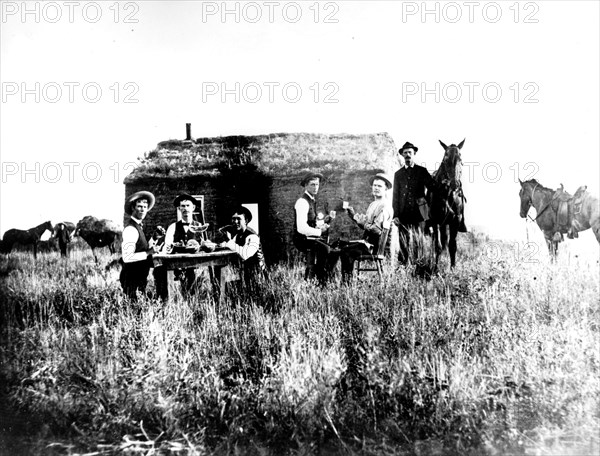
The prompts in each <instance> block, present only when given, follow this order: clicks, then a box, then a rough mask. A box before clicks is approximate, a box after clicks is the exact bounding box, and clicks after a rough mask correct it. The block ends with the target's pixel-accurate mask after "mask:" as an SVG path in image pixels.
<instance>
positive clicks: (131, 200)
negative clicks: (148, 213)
mask: <svg viewBox="0 0 600 456" xmlns="http://www.w3.org/2000/svg"><path fill="white" fill-rule="evenodd" d="M139 199H145V200H148V210H150V209H152V208H153V207H154V203H155V202H156V198H154V195H153V194H152V193H150V192H146V191H141V192H135V193H133V194H132V195H129V196H128V197H127V198H125V207H124V209H125V213H126V214H127V215H131V213H132V212H133V211H132V210H131V206H132V205H133V203H134V202H136V201H137V200H139Z"/></svg>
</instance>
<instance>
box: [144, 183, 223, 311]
mask: <svg viewBox="0 0 600 456" xmlns="http://www.w3.org/2000/svg"><path fill="white" fill-rule="evenodd" d="M199 204H200V203H199V202H198V200H196V198H194V197H193V196H192V195H189V194H187V193H182V194H181V195H178V196H177V197H176V198H175V200H173V206H174V207H176V208H178V209H179V212H180V213H181V220H179V221H177V222H175V223H171V225H169V227H168V228H167V232H166V234H165V241H164V245H163V247H162V250H161V253H164V254H168V253H197V252H199V251H200V249H201V248H203V249H204V250H211V249H212V250H214V244H213V243H211V242H210V241H207V240H203V239H202V233H204V232H205V231H206V229H207V228H208V224H204V225H203V224H201V223H200V222H198V221H196V220H194V211H195V210H196V207H197V206H198V205H199ZM176 277H177V278H178V279H179V280H180V281H181V285H182V288H183V290H184V291H186V292H187V293H190V294H193V293H194V291H195V287H194V284H195V282H196V270H195V269H194V268H188V269H185V270H177V271H176ZM154 282H155V284H156V293H157V294H158V296H159V297H161V298H163V299H164V298H165V297H166V296H167V295H168V292H167V270H166V269H165V268H164V267H162V266H159V267H157V268H155V269H154Z"/></svg>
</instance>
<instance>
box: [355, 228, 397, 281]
mask: <svg viewBox="0 0 600 456" xmlns="http://www.w3.org/2000/svg"><path fill="white" fill-rule="evenodd" d="M390 229H391V228H390V227H387V228H385V227H384V228H383V230H382V232H381V236H379V244H378V245H377V248H376V249H375V250H374V251H373V253H371V254H369V255H361V256H360V257H358V258H357V259H356V275H357V276H360V273H361V271H377V273H378V274H379V278H380V279H382V278H383V260H385V248H386V245H387V241H388V236H389V234H390ZM362 262H370V263H374V264H375V267H372V266H371V267H361V266H362V265H361V263H362Z"/></svg>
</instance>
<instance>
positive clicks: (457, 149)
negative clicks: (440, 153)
mask: <svg viewBox="0 0 600 456" xmlns="http://www.w3.org/2000/svg"><path fill="white" fill-rule="evenodd" d="M440 144H441V145H442V147H443V148H444V158H443V159H442V163H441V164H440V167H439V168H438V169H437V171H436V172H435V173H434V175H433V178H434V180H435V181H436V183H437V188H436V189H435V190H434V191H433V192H431V194H430V195H429V205H430V211H431V213H430V220H429V223H428V225H429V227H430V228H431V229H432V230H433V242H434V245H435V267H436V269H437V265H438V261H439V259H440V255H441V254H442V251H443V250H444V249H445V248H446V245H447V246H448V252H449V253H450V266H451V267H454V266H455V264H456V236H457V234H458V232H459V231H466V229H465V228H464V209H465V196H464V193H463V189H462V182H461V180H460V179H461V175H462V158H461V149H462V147H463V145H464V144H465V140H464V139H463V140H462V142H461V143H460V144H458V145H456V144H451V145H450V146H446V144H444V143H443V142H442V141H440Z"/></svg>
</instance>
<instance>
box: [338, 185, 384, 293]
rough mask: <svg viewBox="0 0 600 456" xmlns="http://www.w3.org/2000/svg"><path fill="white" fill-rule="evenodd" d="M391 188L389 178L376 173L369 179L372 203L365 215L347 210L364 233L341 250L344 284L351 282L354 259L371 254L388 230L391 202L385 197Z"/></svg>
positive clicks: (350, 208) (349, 208)
mask: <svg viewBox="0 0 600 456" xmlns="http://www.w3.org/2000/svg"><path fill="white" fill-rule="evenodd" d="M391 188H392V181H391V180H390V178H389V177H387V176H386V175H385V174H384V173H378V174H376V175H375V176H374V177H373V178H371V191H372V193H373V198H374V201H373V202H372V203H371V204H370V205H369V207H368V208H367V213H366V214H357V213H356V212H355V211H354V209H353V208H352V207H348V209H347V211H348V215H349V216H350V218H351V219H352V220H353V221H354V222H355V223H356V224H357V225H358V226H359V227H361V228H362V229H364V230H365V232H364V235H363V239H362V241H358V242H351V243H350V244H349V245H347V246H345V247H342V249H341V254H340V256H341V260H342V280H343V281H344V282H345V283H349V282H350V281H351V280H352V271H353V270H354V262H355V261H356V259H357V258H358V257H360V256H361V255H368V254H371V253H373V249H377V246H378V245H379V239H380V237H381V234H382V233H383V232H384V230H385V229H387V230H389V229H390V226H391V222H392V215H393V213H392V205H391V202H390V201H389V199H388V197H387V196H388V191H389V190H390V189H391ZM388 239H389V237H388Z"/></svg>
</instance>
